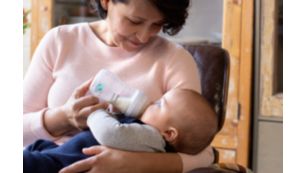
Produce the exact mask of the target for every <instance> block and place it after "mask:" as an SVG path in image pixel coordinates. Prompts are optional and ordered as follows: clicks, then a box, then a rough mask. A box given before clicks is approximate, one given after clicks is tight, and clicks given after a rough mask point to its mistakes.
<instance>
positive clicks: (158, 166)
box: [127, 153, 183, 173]
mask: <svg viewBox="0 0 305 173" xmlns="http://www.w3.org/2000/svg"><path fill="white" fill-rule="evenodd" d="M127 158H128V160H132V162H131V163H134V164H132V165H133V166H134V168H135V170H133V171H130V172H133V173H143V172H145V173H156V172H158V173H182V169H183V168H182V160H181V158H180V156H179V155H178V154H176V153H140V154H139V153H131V154H130V156H129V157H127Z"/></svg>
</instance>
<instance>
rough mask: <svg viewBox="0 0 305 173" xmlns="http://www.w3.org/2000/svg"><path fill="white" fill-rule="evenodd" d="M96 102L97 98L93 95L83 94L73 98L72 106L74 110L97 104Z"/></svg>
mask: <svg viewBox="0 0 305 173" xmlns="http://www.w3.org/2000/svg"><path fill="white" fill-rule="evenodd" d="M98 102H99V100H98V98H96V97H94V96H84V97H81V98H78V99H77V100H75V102H74V105H73V107H74V109H75V110H81V109H82V108H84V107H87V106H91V105H95V104H98Z"/></svg>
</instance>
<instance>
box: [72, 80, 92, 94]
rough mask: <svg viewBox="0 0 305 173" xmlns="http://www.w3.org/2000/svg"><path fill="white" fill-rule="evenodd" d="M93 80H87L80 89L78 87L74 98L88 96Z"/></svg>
mask: <svg viewBox="0 0 305 173" xmlns="http://www.w3.org/2000/svg"><path fill="white" fill-rule="evenodd" d="M92 80H93V78H91V79H89V80H87V81H86V82H84V83H82V84H81V85H80V86H79V87H77V88H76V89H75V90H74V92H73V95H74V97H75V98H79V97H82V96H84V95H86V93H87V92H88V90H89V87H90V85H91V82H92Z"/></svg>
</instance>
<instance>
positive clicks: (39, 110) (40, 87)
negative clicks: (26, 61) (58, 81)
mask: <svg viewBox="0 0 305 173" xmlns="http://www.w3.org/2000/svg"><path fill="white" fill-rule="evenodd" d="M56 31H57V30H56V29H52V30H50V31H49V32H48V33H47V34H46V35H45V36H44V37H43V39H42V40H41V42H40V43H39V45H38V47H37V48H36V51H35V53H34V55H33V58H32V61H31V64H30V66H29V68H28V71H27V73H26V75H25V77H24V81H23V145H24V146H25V145H28V144H30V143H32V142H34V141H35V140H37V139H49V140H54V139H55V138H54V137H52V136H51V135H50V134H49V133H48V132H47V131H46V129H45V128H44V126H43V114H44V112H45V111H46V110H47V109H48V104H47V98H48V93H49V89H50V87H51V86H52V83H53V81H54V80H53V77H52V68H53V65H52V64H53V62H52V61H53V59H55V58H56V46H55V45H56V44H55V39H56V34H57V32H56Z"/></svg>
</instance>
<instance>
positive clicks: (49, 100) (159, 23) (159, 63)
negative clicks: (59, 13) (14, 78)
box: [23, 0, 214, 173]
mask: <svg viewBox="0 0 305 173" xmlns="http://www.w3.org/2000/svg"><path fill="white" fill-rule="evenodd" d="M95 2H96V4H97V7H98V10H99V13H100V16H101V17H102V20H100V21H97V22H93V23H89V24H88V23H81V24H74V25H66V26H60V27H56V28H54V29H52V30H50V31H49V32H48V33H47V34H46V36H45V37H44V38H43V39H42V41H41V43H40V44H39V46H38V47H37V49H36V52H35V53H34V56H33V60H32V63H31V65H30V67H29V69H28V72H27V74H26V76H25V79H24V91H23V92H24V116H23V117H24V118H23V120H24V123H23V124H24V125H23V131H24V145H28V144H29V143H32V142H34V141H35V140H37V139H39V138H43V139H49V140H54V141H56V142H57V143H62V142H64V141H65V139H67V138H69V136H71V135H73V134H76V133H78V132H79V131H81V130H82V129H85V128H87V125H86V119H87V116H88V115H89V114H90V113H91V112H93V111H95V110H97V109H99V108H105V104H104V103H98V99H97V98H95V97H93V96H88V95H86V92H87V91H88V87H89V85H90V80H89V81H87V80H88V79H90V78H92V77H93V76H94V75H95V74H96V73H97V72H98V71H99V70H100V69H102V68H105V69H108V70H110V71H112V72H113V73H116V74H117V75H118V76H119V77H120V78H121V79H123V80H124V81H125V82H126V83H127V84H129V85H130V86H132V87H135V88H138V89H141V90H143V91H144V92H145V93H146V95H148V96H149V99H150V101H156V100H158V99H159V98H160V97H162V95H163V94H164V93H166V92H167V91H169V90H171V89H173V88H188V89H192V90H195V91H198V92H200V83H199V77H198V72H197V70H196V69H197V68H196V64H195V62H194V61H193V59H192V57H191V55H190V54H189V53H187V51H186V50H184V49H183V48H182V47H181V46H178V45H176V44H174V43H171V42H169V41H167V40H166V39H164V38H161V37H159V36H157V34H158V32H159V31H160V30H161V29H162V30H163V32H165V33H168V34H169V35H174V34H176V33H177V32H178V31H179V30H180V29H181V28H182V26H183V24H184V23H185V19H186V17H187V11H186V10H187V8H188V5H189V0H96V1H95ZM84 81H87V82H84ZM75 88H76V89H75ZM177 116H179V115H177ZM84 152H85V153H86V154H88V155H94V156H92V157H90V158H89V159H86V160H83V161H80V162H77V163H75V164H73V165H71V166H70V167H68V168H67V169H66V170H64V172H66V173H68V172H83V171H88V172H92V173H94V172H100V173H103V172H111V173H115V172H119V173H124V172H126V173H137V172H146V173H149V172H154V173H155V172H158V173H161V172H167V173H169V172H179V173H180V172H182V171H183V172H187V171H189V170H191V169H194V168H196V167H202V166H208V165H209V164H211V162H212V161H213V159H214V156H213V153H212V150H211V148H210V147H208V148H207V149H205V150H204V151H202V152H201V153H200V154H198V155H195V156H189V155H183V154H157V153H133V152H127V151H119V150H115V149H111V148H107V147H104V146H96V147H92V148H90V149H87V150H84Z"/></svg>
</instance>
